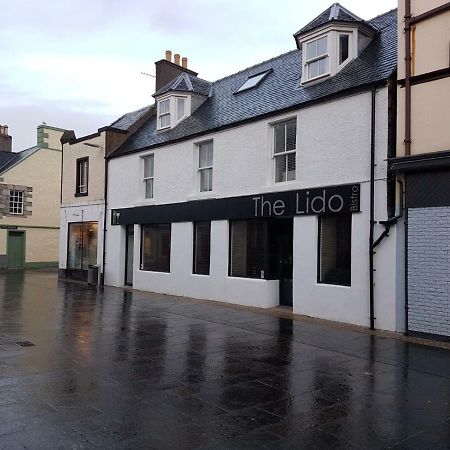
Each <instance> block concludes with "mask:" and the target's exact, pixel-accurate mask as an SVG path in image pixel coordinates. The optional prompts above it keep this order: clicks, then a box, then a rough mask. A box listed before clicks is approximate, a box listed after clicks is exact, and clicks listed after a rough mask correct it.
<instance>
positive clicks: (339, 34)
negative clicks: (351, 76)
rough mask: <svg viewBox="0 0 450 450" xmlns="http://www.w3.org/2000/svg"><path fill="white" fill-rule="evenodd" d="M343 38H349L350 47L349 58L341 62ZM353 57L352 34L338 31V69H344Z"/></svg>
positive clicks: (348, 50) (348, 48)
mask: <svg viewBox="0 0 450 450" xmlns="http://www.w3.org/2000/svg"><path fill="white" fill-rule="evenodd" d="M341 36H347V38H348V46H347V58H346V59H344V60H343V61H342V62H340V57H341ZM351 55H352V33H350V32H345V31H338V32H337V55H336V56H337V58H336V61H337V67H338V69H341V68H342V67H344V66H345V65H346V64H347V63H348V62H349V61H350V60H351Z"/></svg>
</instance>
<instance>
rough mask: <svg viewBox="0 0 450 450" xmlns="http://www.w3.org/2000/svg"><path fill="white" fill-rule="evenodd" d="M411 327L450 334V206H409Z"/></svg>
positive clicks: (409, 320)
mask: <svg viewBox="0 0 450 450" xmlns="http://www.w3.org/2000/svg"><path fill="white" fill-rule="evenodd" d="M408 305H409V312H408V322H409V329H410V331H418V332H422V333H431V334H437V335H444V336H450V207H441V208H413V209H409V210H408Z"/></svg>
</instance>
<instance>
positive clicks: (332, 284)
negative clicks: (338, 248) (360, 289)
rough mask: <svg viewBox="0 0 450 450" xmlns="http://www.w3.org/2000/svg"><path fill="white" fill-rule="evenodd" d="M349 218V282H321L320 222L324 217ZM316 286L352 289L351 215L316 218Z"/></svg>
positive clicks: (323, 215) (322, 215) (330, 215)
mask: <svg viewBox="0 0 450 450" xmlns="http://www.w3.org/2000/svg"><path fill="white" fill-rule="evenodd" d="M341 215H344V216H349V217H350V281H349V283H331V282H326V281H321V260H322V258H321V244H322V242H321V231H322V220H323V218H324V217H336V216H337V217H338V216H341ZM317 231H318V233H317V284H319V285H326V286H341V287H347V288H350V287H352V242H353V215H352V214H351V213H345V214H321V215H318V216H317Z"/></svg>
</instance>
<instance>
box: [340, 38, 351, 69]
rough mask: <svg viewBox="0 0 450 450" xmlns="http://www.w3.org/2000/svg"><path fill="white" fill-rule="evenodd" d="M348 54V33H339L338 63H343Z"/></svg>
mask: <svg viewBox="0 0 450 450" xmlns="http://www.w3.org/2000/svg"><path fill="white" fill-rule="evenodd" d="M349 56H350V34H348V33H345V34H343V33H340V34H339V65H341V64H344V63H345V62H346V61H347V59H348V58H349Z"/></svg>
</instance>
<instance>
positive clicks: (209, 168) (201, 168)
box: [197, 140, 214, 193]
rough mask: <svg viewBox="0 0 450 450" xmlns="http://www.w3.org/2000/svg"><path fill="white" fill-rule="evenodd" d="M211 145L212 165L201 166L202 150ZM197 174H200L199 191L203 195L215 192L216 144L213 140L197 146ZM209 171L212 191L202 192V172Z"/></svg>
mask: <svg viewBox="0 0 450 450" xmlns="http://www.w3.org/2000/svg"><path fill="white" fill-rule="evenodd" d="M206 144H211V152H212V158H211V159H212V165H210V166H201V165H200V149H201V147H202V145H206ZM197 161H198V165H197V172H198V190H199V192H201V193H205V192H212V191H213V178H214V144H213V141H212V140H209V141H203V142H199V143H198V144H197ZM205 171H209V172H210V173H211V189H207V190H202V172H205Z"/></svg>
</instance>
